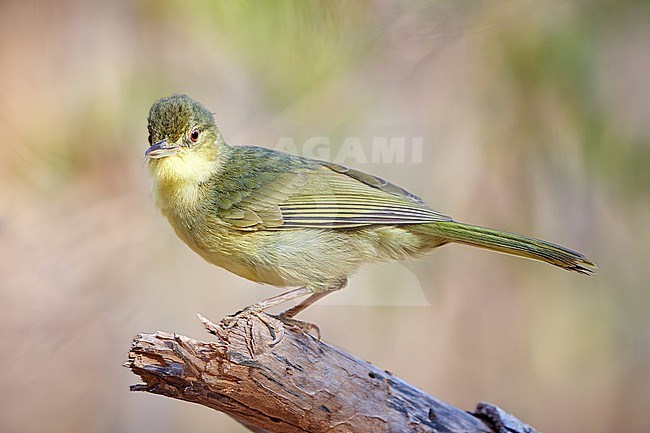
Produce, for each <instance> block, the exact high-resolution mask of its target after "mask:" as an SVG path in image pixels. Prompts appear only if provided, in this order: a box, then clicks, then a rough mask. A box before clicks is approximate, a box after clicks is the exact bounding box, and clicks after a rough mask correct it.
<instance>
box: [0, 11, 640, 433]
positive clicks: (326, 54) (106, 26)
mask: <svg viewBox="0 0 650 433" xmlns="http://www.w3.org/2000/svg"><path fill="white" fill-rule="evenodd" d="M649 46H650V3H648V2H647V1H642V0H639V1H633V0H617V1H613V0H612V1H605V0H593V1H569V0H544V1H538V0H517V1H515V0H505V1H504V0H482V1H478V0H477V1H452V0H439V1H411V2H400V1H391V0H377V1H327V2H326V1H313V2H303V1H299V0H296V1H273V2H262V1H258V2H254V1H250V2H249V1H230V2H225V1H221V2H212V1H208V0H204V1H194V2H186V1H180V0H172V1H155V2H154V1H146V0H140V1H127V0H117V1H111V2H106V1H99V0H87V1H74V0H69V1H56V2H52V1H44V0H43V1H30V0H23V1H9V0H4V1H2V2H0V65H2V66H1V67H0V86H1V91H0V146H1V149H2V156H1V157H0V348H1V349H0V350H1V351H2V357H1V361H0V391H1V394H0V430H1V431H3V432H13V433H22V432H34V431H40V432H54V433H56V432H87V433H93V432H174V431H184V432H226V431H227V432H243V431H245V430H244V429H243V428H242V427H240V426H239V425H238V424H237V423H235V422H234V421H232V420H231V419H229V418H228V417H227V416H225V415H223V414H220V413H217V412H214V411H211V410H209V409H206V408H204V407H200V406H193V405H190V404H188V403H184V402H179V401H174V400H171V399H166V398H163V397H159V396H152V395H146V394H141V393H138V394H136V393H130V392H129V390H128V386H129V385H130V384H133V383H137V382H138V378H137V377H136V376H134V375H133V374H132V373H131V372H130V371H129V370H127V369H125V368H123V367H122V366H121V364H122V363H123V362H124V361H125V360H126V354H127V351H128V349H129V346H130V344H131V340H132V338H133V337H134V336H135V335H136V334H137V333H139V332H153V331H156V330H164V331H175V332H178V333H182V334H185V335H188V336H192V337H195V338H200V339H209V338H210V337H209V336H208V335H207V334H206V333H205V332H204V330H203V328H202V327H201V325H200V323H199V321H198V320H197V318H196V316H195V313H197V312H200V313H202V314H204V315H206V316H208V317H210V318H211V319H213V320H214V321H217V320H219V319H220V318H222V317H223V316H225V315H227V314H230V313H233V312H235V311H237V310H239V309H240V308H241V307H243V306H245V305H248V304H250V303H252V302H255V301H256V300H259V299H261V298H263V297H266V296H271V295H273V294H275V293H278V292H277V289H274V288H270V287H262V286H258V285H256V284H254V283H251V282H248V281H245V280H243V279H240V278H239V277H236V276H233V275H231V274H229V273H227V272H226V271H224V270H221V269H219V268H216V267H214V266H211V265H209V264H207V263H205V262H203V261H202V260H201V259H200V258H199V257H198V256H197V255H195V254H194V253H193V252H191V251H190V250H189V248H187V247H186V246H185V245H184V244H183V243H182V242H181V241H180V240H178V239H177V238H176V236H175V235H174V233H173V232H172V230H171V228H170V227H169V226H168V224H167V222H166V221H165V220H164V219H163V217H161V216H160V214H159V213H158V211H157V210H156V209H155V206H154V204H153V202H152V199H151V192H150V178H149V174H148V171H147V169H146V167H145V166H144V165H143V156H144V151H145V149H146V146H147V131H146V117H147V114H148V110H149V107H150V105H151V103H152V102H153V101H154V100H156V99H158V98H160V97H163V96H167V95H169V94H171V93H174V92H180V93H187V94H189V95H191V96H193V97H194V98H196V99H198V100H200V101H201V102H203V103H204V104H205V105H206V106H207V107H208V108H210V109H211V110H213V111H214V112H215V113H216V119H217V122H218V124H219V125H220V126H221V128H222V130H223V133H224V135H225V137H226V140H227V141H229V142H230V143H232V144H258V145H263V146H267V147H276V148H284V149H288V150H291V151H292V152H298V153H301V152H305V151H306V149H305V148H306V143H307V144H308V143H312V144H313V138H314V137H316V138H318V137H321V139H318V140H321V141H319V143H320V144H319V147H318V149H319V152H321V151H322V152H329V156H330V159H334V158H337V160H338V161H339V162H342V163H345V164H347V165H350V166H354V167H355V168H358V169H361V170H364V171H369V172H371V173H375V174H378V175H381V176H382V177H385V178H388V179H390V180H392V181H394V182H395V183H397V184H399V185H401V186H403V187H405V188H407V189H409V190H410V191H412V192H414V193H415V194H417V195H419V196H421V197H422V198H424V199H425V200H426V201H427V202H428V203H429V204H430V205H431V206H432V207H433V208H434V209H437V210H440V211H441V212H444V213H447V214H450V215H452V216H453V217H454V218H456V219H458V220H460V221H466V222H471V223H476V224H480V225H486V226H491V227H495V228H499V229H503V230H509V231H516V232H520V233H526V234H530V235H534V236H537V237H541V238H543V239H547V240H550V241H554V242H558V243H561V244H563V245H566V246H568V247H570V248H573V249H576V250H579V251H581V252H583V253H585V254H586V255H587V256H588V257H590V258H591V259H593V260H594V261H595V262H596V263H597V264H598V265H599V268H600V269H599V271H598V274H597V275H596V276H595V277H593V278H588V277H584V276H581V275H577V274H573V273H569V272H563V271H561V270H558V269H555V268H552V267H550V266H547V265H543V264H539V263H535V262H531V261H526V260H521V259H516V258H511V257H507V256H502V255H498V254H492V253H488V252H484V251H481V250H477V249H472V248H469V247H463V246H456V245H452V246H446V247H444V248H442V249H441V250H439V251H437V252H436V253H434V254H433V255H432V256H430V257H428V258H426V259H424V260H422V261H418V262H410V263H405V264H391V265H381V266H375V267H372V268H369V269H367V270H365V271H364V272H362V273H361V274H360V275H359V276H358V277H357V278H353V279H352V280H351V282H350V284H349V286H348V288H347V289H346V290H345V291H343V292H342V293H338V294H334V295H331V298H330V299H328V300H326V301H328V302H324V303H323V305H317V306H314V307H312V308H310V309H309V310H307V311H306V312H305V313H304V314H303V315H301V317H302V318H303V319H305V320H309V321H314V322H317V323H318V324H319V325H320V327H321V329H322V331H323V338H324V340H325V341H327V342H328V343H331V344H334V345H336V346H340V347H342V348H344V349H347V350H350V351H352V352H353V353H354V354H356V355H357V356H359V357H361V358H363V359H366V360H369V361H371V362H372V363H373V364H375V365H377V366H379V367H381V368H384V369H386V370H390V371H391V372H394V374H395V375H397V376H398V377H400V378H402V379H404V380H406V381H408V382H409V383H411V384H413V385H415V386H417V387H419V388H421V389H423V390H425V391H426V392H428V393H430V394H432V395H434V396H436V397H438V398H440V399H442V400H445V401H447V402H449V403H451V404H453V405H456V406H458V407H460V408H462V409H466V410H473V409H474V408H475V406H476V404H477V403H478V402H479V401H488V402H491V403H494V404H497V405H500V406H501V407H503V408H504V409H506V410H508V411H510V412H512V413H514V414H515V415H516V416H518V417H519V418H521V419H522V420H524V421H525V422H527V423H530V424H531V425H532V426H534V427H536V428H537V429H539V430H540V431H544V432H561V433H571V432H576V433H582V432H612V431H616V432H626V433H636V432H648V431H650V414H649V412H648V408H649V407H650V314H649V312H650V290H648V281H649V280H650V266H648V264H649V260H650V254H649V252H650V248H649V243H650V230H648V227H650V194H649V191H650V74H648V70H649V68H650V50H648V47H649ZM323 137H325V138H326V139H327V141H326V142H323V141H322V138H323ZM394 139H395V140H396V141H393V140H394ZM310 140H311V141H310ZM382 140H383V142H389V143H397V144H396V145H395V147H394V148H392V149H393V150H394V151H395V153H394V154H392V155H391V154H390V152H386V153H384V154H381V155H383V156H381V155H380V156H381V157H378V156H377V155H378V154H376V153H375V154H374V155H375V156H373V152H376V150H377V149H378V146H379V145H377V144H376V143H381V142H382ZM400 140H401V141H400ZM323 143H325V144H323ZM400 143H403V145H401V144H400ZM400 146H401V147H400ZM308 147H309V146H308ZM400 149H401V150H400ZM307 150H309V151H310V152H312V151H313V146H311V147H309V149H307ZM400 152H403V155H404V156H403V157H400V155H401V154H400ZM312 153H313V152H312Z"/></svg>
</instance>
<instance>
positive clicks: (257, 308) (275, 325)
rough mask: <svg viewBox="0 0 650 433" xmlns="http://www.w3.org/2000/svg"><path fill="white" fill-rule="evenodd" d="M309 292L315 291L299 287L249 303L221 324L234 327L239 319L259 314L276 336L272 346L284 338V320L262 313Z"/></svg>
mask: <svg viewBox="0 0 650 433" xmlns="http://www.w3.org/2000/svg"><path fill="white" fill-rule="evenodd" d="M309 294H313V291H312V290H311V289H309V288H307V287H300V288H299V289H294V290H290V291H288V292H285V293H282V294H280V295H277V296H273V297H270V298H267V299H264V300H263V301H260V302H256V303H255V304H252V305H249V306H248V307H246V308H244V309H243V310H241V311H239V312H238V313H235V314H233V315H230V316H226V317H224V318H223V319H222V320H221V325H222V326H223V327H224V328H232V327H233V326H235V323H237V319H240V318H244V317H250V316H257V317H258V318H259V319H260V320H262V321H263V322H264V324H265V325H266V326H267V327H268V328H269V331H270V332H271V334H272V335H273V336H274V338H273V341H272V342H271V343H270V344H269V345H270V346H274V345H276V344H278V343H279V342H280V341H281V340H282V339H283V338H284V327H283V325H282V322H280V321H279V320H278V319H275V318H272V319H270V320H269V318H268V317H266V316H261V315H260V313H261V312H263V311H264V310H266V309H268V308H271V307H274V306H276V305H279V304H282V303H284V302H288V301H291V300H294V299H297V298H300V297H303V296H307V295H309Z"/></svg>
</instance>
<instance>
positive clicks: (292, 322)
mask: <svg viewBox="0 0 650 433" xmlns="http://www.w3.org/2000/svg"><path fill="white" fill-rule="evenodd" d="M273 317H274V318H276V319H277V320H279V321H281V322H282V323H284V324H285V325H286V326H287V327H289V328H292V329H295V330H296V331H298V332H300V333H302V334H306V335H311V336H312V337H314V338H316V340H317V341H320V336H321V334H320V328H319V327H318V325H317V324H315V323H311V322H305V321H304V320H298V319H294V318H293V317H287V316H285V315H284V313H281V314H278V315H276V316H273Z"/></svg>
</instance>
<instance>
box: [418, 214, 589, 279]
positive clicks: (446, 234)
mask: <svg viewBox="0 0 650 433" xmlns="http://www.w3.org/2000/svg"><path fill="white" fill-rule="evenodd" d="M416 227H417V229H418V231H422V232H425V233H427V234H431V235H434V236H436V237H441V238H444V239H447V240H449V241H450V242H457V243H461V244H466V245H472V246H475V247H480V248H486V249H488V250H492V251H498V252H501V253H506V254H512V255H515V256H519V257H527V258H530V259H534V260H540V261H542V262H546V263H550V264H552V265H555V266H559V267H560V268H564V269H567V270H570V271H575V272H579V273H581V274H585V275H592V274H593V273H594V272H595V270H596V269H597V267H596V265H595V264H594V263H593V262H591V261H590V260H589V259H587V258H586V257H585V256H584V255H582V254H580V253H578V252H576V251H572V250H570V249H568V248H564V247H562V246H560V245H555V244H552V243H550V242H546V241H543V240H541V239H535V238H530V237H528V236H523V235H518V234H515V233H508V232H502V231H498V230H493V229H488V228H485V227H479V226H473V225H470V224H463V223H459V222H455V221H441V222H435V223H430V224H422V225H418V226H416Z"/></svg>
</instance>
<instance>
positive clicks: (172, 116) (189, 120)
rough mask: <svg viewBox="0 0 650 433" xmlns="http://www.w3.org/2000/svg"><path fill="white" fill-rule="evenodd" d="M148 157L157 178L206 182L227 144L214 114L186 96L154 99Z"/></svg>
mask: <svg viewBox="0 0 650 433" xmlns="http://www.w3.org/2000/svg"><path fill="white" fill-rule="evenodd" d="M147 128H148V130H149V147H148V148H147V150H146V152H145V158H146V159H147V160H148V162H149V167H150V170H151V173H152V175H153V176H154V177H155V178H157V179H160V180H162V179H169V180H187V181H203V180H205V178H206V176H209V174H211V173H212V172H213V171H214V170H216V169H217V162H218V159H219V157H220V156H222V155H220V153H221V152H223V151H225V150H226V147H227V146H226V144H225V143H224V142H223V138H222V136H221V133H220V132H219V129H218V128H217V125H216V124H215V122H214V117H213V115H212V113H211V112H210V111H208V110H207V109H206V108H205V107H204V106H203V105H201V104H200V103H199V102H197V101H195V100H193V99H192V98H190V97H189V96H187V95H177V94H174V95H171V96H169V97H166V98H162V99H159V100H158V101H156V102H154V104H153V105H152V106H151V110H150V111H149V117H148V125H147Z"/></svg>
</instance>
